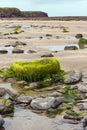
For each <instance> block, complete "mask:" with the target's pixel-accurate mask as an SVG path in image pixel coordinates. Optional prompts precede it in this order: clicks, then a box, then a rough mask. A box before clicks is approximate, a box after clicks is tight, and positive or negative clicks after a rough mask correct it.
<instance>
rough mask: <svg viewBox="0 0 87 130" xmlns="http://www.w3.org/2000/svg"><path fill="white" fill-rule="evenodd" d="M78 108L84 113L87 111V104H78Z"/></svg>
mask: <svg viewBox="0 0 87 130" xmlns="http://www.w3.org/2000/svg"><path fill="white" fill-rule="evenodd" d="M76 106H77V107H78V108H79V109H80V110H81V111H82V110H87V102H86V103H77V104H76Z"/></svg>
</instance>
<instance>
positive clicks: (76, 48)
mask: <svg viewBox="0 0 87 130" xmlns="http://www.w3.org/2000/svg"><path fill="white" fill-rule="evenodd" d="M64 50H78V47H76V46H65V48H64Z"/></svg>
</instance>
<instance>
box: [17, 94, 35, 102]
mask: <svg viewBox="0 0 87 130" xmlns="http://www.w3.org/2000/svg"><path fill="white" fill-rule="evenodd" d="M32 99H33V98H32V97H30V96H20V97H18V98H17V99H16V103H17V104H21V103H23V104H30V102H31V101H32Z"/></svg>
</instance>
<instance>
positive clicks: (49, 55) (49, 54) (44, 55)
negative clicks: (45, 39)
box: [41, 53, 54, 57]
mask: <svg viewBox="0 0 87 130" xmlns="http://www.w3.org/2000/svg"><path fill="white" fill-rule="evenodd" d="M41 57H54V56H53V54H51V53H48V54H43V55H41Z"/></svg>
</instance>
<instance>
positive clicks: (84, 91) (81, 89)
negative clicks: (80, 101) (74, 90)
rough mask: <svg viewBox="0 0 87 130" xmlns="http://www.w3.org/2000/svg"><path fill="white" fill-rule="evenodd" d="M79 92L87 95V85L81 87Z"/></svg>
mask: <svg viewBox="0 0 87 130" xmlns="http://www.w3.org/2000/svg"><path fill="white" fill-rule="evenodd" d="M78 90H79V91H80V92H82V93H87V85H82V84H81V85H79V86H78Z"/></svg>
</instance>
